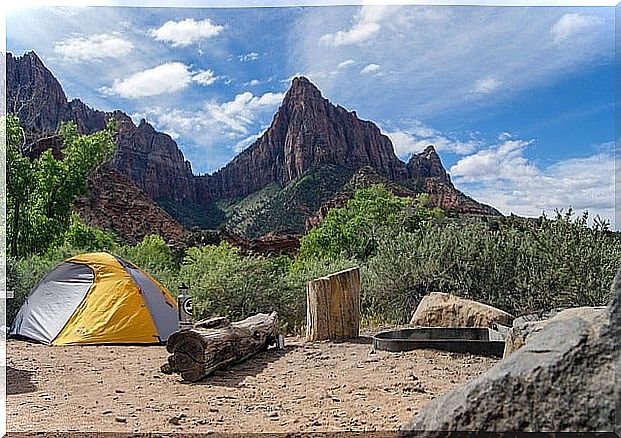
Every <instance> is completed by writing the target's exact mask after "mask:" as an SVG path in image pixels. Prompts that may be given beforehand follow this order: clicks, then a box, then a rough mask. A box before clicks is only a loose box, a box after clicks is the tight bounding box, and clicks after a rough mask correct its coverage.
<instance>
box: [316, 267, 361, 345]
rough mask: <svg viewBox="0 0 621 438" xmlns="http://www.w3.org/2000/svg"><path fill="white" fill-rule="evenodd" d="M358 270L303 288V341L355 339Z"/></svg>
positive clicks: (357, 308) (321, 280)
mask: <svg viewBox="0 0 621 438" xmlns="http://www.w3.org/2000/svg"><path fill="white" fill-rule="evenodd" d="M359 329H360V271H359V269H358V268H351V269H347V270H345V271H341V272H337V273H336V274H332V275H329V276H327V277H323V278H318V279H316V280H313V281H310V282H308V284H307V285H306V340H307V341H320V340H337V339H351V338H357V337H358V333H359Z"/></svg>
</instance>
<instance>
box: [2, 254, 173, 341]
mask: <svg viewBox="0 0 621 438" xmlns="http://www.w3.org/2000/svg"><path fill="white" fill-rule="evenodd" d="M178 324H179V316H178V312H177V303H176V301H175V299H174V298H173V296H172V295H171V294H170V292H168V291H167V290H166V288H164V287H163V286H161V285H160V284H159V283H158V282H157V281H155V280H154V279H153V278H151V277H150V276H149V275H148V274H146V273H145V272H143V271H142V270H141V269H139V268H137V267H136V266H134V265H133V264H131V263H129V262H127V261H125V260H122V259H121V258H119V257H115V256H113V255H110V254H108V253H92V254H82V255H78V256H75V257H72V258H70V259H67V260H65V261H64V262H63V263H61V264H60V265H58V266H57V267H56V268H54V269H52V270H51V271H50V272H49V273H48V274H47V275H46V276H45V277H44V278H43V280H41V282H39V284H38V285H37V286H36V287H35V288H34V289H33V290H32V292H31V293H30V295H29V296H28V298H27V300H26V302H25V303H24V304H23V306H22V307H21V309H20V310H19V313H18V314H17V316H16V318H15V321H14V323H13V328H12V330H11V335H17V336H23V337H27V338H30V339H34V340H37V341H40V342H43V343H45V344H51V345H67V344H152V343H160V342H166V340H168V336H169V335H170V334H171V333H172V332H174V331H176V330H177V328H178Z"/></svg>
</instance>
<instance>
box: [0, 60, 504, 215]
mask: <svg viewBox="0 0 621 438" xmlns="http://www.w3.org/2000/svg"><path fill="white" fill-rule="evenodd" d="M6 62H7V110H8V111H9V112H13V113H15V114H18V115H19V117H20V119H21V120H22V123H23V124H24V125H25V126H27V127H28V128H30V129H32V130H35V131H40V132H41V131H42V132H51V131H54V130H56V128H57V127H58V125H59V123H60V122H62V121H68V120H73V121H75V122H76V124H77V126H78V129H79V130H80V131H81V132H83V133H91V132H94V131H96V130H99V129H101V128H103V127H104V126H105V123H106V120H107V119H108V118H110V117H113V118H115V119H116V120H117V123H118V127H119V135H118V144H117V150H116V152H115V155H114V156H113V158H112V160H111V167H112V169H113V171H117V172H119V173H121V174H122V175H124V176H125V177H127V178H129V179H130V180H131V181H132V182H133V183H134V184H135V185H136V186H138V187H139V188H140V189H142V190H143V191H144V192H145V193H146V194H147V195H148V196H149V197H150V198H151V199H154V200H170V201H176V202H182V203H190V204H207V203H211V202H213V201H216V200H219V199H239V198H243V197H245V196H247V195H250V194H252V193H254V192H256V191H258V190H260V189H262V188H264V187H266V186H268V185H269V184H273V183H277V184H278V185H280V186H286V185H288V184H289V183H290V182H292V181H296V180H297V179H298V178H299V177H301V176H302V175H304V174H305V173H306V172H308V171H310V170H312V169H313V168H316V167H317V166H321V165H326V164H329V165H338V166H342V167H344V168H346V169H349V170H351V171H352V172H353V171H356V170H358V169H360V168H363V167H369V168H371V169H373V171H374V172H375V173H377V175H378V176H379V177H380V178H382V179H383V180H386V181H391V182H394V183H395V184H397V185H402V186H403V187H405V188H407V190H412V191H413V192H420V191H428V192H430V193H431V195H432V199H433V201H434V203H435V204H436V205H439V206H440V207H443V208H447V209H451V210H455V211H459V212H464V213H476V214H499V213H498V211H497V210H495V209H493V208H492V207H489V206H486V205H483V204H480V203H478V202H476V201H474V200H472V199H470V198H468V197H466V196H465V195H464V194H463V193H461V192H459V191H458V190H456V189H455V187H454V186H453V184H452V182H451V180H450V177H449V175H448V174H447V173H446V170H445V169H444V167H443V166H442V163H441V161H440V157H439V156H438V155H437V153H436V151H435V150H434V148H433V147H432V146H430V147H428V148H427V149H426V150H425V151H423V152H422V153H420V154H414V155H413V156H412V158H411V159H410V160H409V162H408V163H404V162H403V161H401V160H400V159H399V158H398V157H397V156H396V155H395V152H394V148H393V145H392V143H391V141H390V139H389V138H388V137H387V136H386V135H384V134H382V133H381V132H380V130H379V128H378V127H377V126H376V125H375V124H374V123H372V122H370V121H364V120H361V119H359V118H358V116H357V115H356V113H355V112H354V111H348V110H346V109H345V108H343V107H341V106H338V105H333V104H332V103H330V102H329V101H328V100H327V99H325V98H324V97H323V96H322V95H321V92H320V91H319V90H318V89H317V87H315V86H314V85H313V84H312V83H311V82H310V81H309V80H308V79H306V78H304V77H297V78H295V79H293V82H292V85H291V88H290V89H289V90H288V92H287V93H286V95H285V98H284V100H283V102H282V105H281V106H280V108H279V109H278V111H277V112H276V114H275V115H274V118H273V121H272V124H271V126H270V127H269V128H268V129H267V131H266V132H265V133H264V134H263V135H262V136H261V137H260V138H259V139H258V140H257V141H256V142H255V143H253V144H252V145H251V146H250V147H248V148H247V149H246V150H244V151H243V152H242V153H240V154H239V155H238V156H236V157H235V158H234V159H233V160H232V161H231V162H230V163H229V164H227V165H226V166H225V167H224V168H222V169H220V170H219V171H217V172H215V173H214V174H212V175H206V176H195V175H193V174H192V169H191V166H190V163H189V162H188V161H187V160H185V158H184V156H183V154H182V152H181V151H180V149H179V147H178V146H177V144H176V143H175V141H174V140H173V139H172V138H171V137H170V136H169V135H167V134H164V133H161V132H158V131H156V130H155V129H154V128H153V126H151V125H150V124H149V123H148V122H147V121H145V120H141V121H140V123H139V124H138V126H136V125H135V124H134V123H133V121H132V120H131V118H130V117H129V116H127V115H126V114H125V113H123V112H121V111H114V112H112V113H106V112H102V111H97V110H94V109H92V108H90V107H88V106H87V105H85V104H84V103H83V102H81V101H80V100H77V99H75V100H72V101H68V100H67V97H66V95H65V93H64V91H63V89H62V87H61V85H60V83H59V82H58V81H57V80H56V78H54V76H53V75H52V73H51V72H50V71H49V70H48V69H47V68H46V67H45V66H44V64H43V62H42V61H41V60H40V59H39V58H38V56H37V55H36V54H35V53H34V52H28V53H26V54H25V55H23V56H22V57H20V58H15V57H13V56H12V55H11V54H10V53H8V54H7V56H6ZM337 203H338V202H337ZM326 208H327V206H326ZM311 214H312V213H311Z"/></svg>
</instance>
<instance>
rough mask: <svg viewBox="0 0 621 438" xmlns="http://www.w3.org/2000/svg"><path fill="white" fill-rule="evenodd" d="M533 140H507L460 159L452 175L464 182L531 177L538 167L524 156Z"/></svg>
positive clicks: (452, 169)
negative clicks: (525, 149)
mask: <svg viewBox="0 0 621 438" xmlns="http://www.w3.org/2000/svg"><path fill="white" fill-rule="evenodd" d="M532 143H533V142H532V141H524V140H506V141H504V142H503V143H501V144H500V145H499V146H497V147H494V148H488V149H484V150H481V151H479V152H477V153H475V154H473V155H469V156H467V157H464V158H462V159H461V160H459V161H458V162H457V163H456V164H455V165H454V166H453V167H451V175H453V176H454V177H455V178H458V179H459V180H460V181H462V182H481V181H496V180H499V179H509V180H514V179H516V178H531V177H533V176H534V175H536V173H537V169H536V167H535V166H533V165H532V164H531V163H529V162H528V160H527V159H526V158H524V156H523V154H524V148H526V147H527V146H529V145H531V144H532Z"/></svg>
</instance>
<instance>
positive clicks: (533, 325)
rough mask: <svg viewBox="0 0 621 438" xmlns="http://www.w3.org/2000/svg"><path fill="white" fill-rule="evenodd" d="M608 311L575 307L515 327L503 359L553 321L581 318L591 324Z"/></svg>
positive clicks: (507, 341)
mask: <svg viewBox="0 0 621 438" xmlns="http://www.w3.org/2000/svg"><path fill="white" fill-rule="evenodd" d="M607 311H608V310H607V308H606V307H573V308H569V309H566V310H562V311H559V312H555V313H552V315H554V316H552V317H551V318H550V319H541V320H533V321H529V322H524V323H522V324H519V325H517V326H516V325H514V326H513V327H512V328H511V329H510V330H509V332H508V334H507V336H506V337H505V351H504V354H503V357H507V356H508V355H509V354H511V353H513V352H514V351H516V350H518V349H519V348H521V347H522V346H524V344H526V342H528V340H529V339H530V338H531V337H532V336H533V335H535V334H536V333H539V332H540V331H541V330H543V328H544V327H545V326H546V325H548V323H549V322H551V321H560V320H564V319H569V318H580V319H583V320H585V321H587V322H589V323H590V322H593V321H594V320H595V319H596V317H597V315H598V314H599V313H602V312H603V313H605V312H607Z"/></svg>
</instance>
